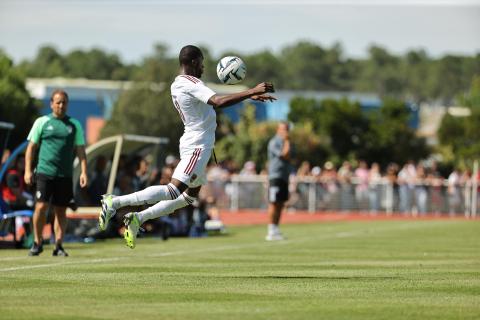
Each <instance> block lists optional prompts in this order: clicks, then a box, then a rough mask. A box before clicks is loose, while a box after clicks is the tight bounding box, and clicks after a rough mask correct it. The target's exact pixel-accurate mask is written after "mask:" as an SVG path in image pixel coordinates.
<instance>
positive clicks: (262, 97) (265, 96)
mask: <svg viewBox="0 0 480 320" xmlns="http://www.w3.org/2000/svg"><path fill="white" fill-rule="evenodd" d="M251 99H252V100H255V101H261V102H265V101H270V102H271V101H274V100H277V98H275V97H274V96H271V95H268V94H261V95H257V96H253V97H251Z"/></svg>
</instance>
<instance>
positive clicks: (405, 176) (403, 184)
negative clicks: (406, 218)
mask: <svg viewBox="0 0 480 320" xmlns="http://www.w3.org/2000/svg"><path fill="white" fill-rule="evenodd" d="M415 176H416V173H415V165H414V164H413V162H408V163H406V164H405V165H404V166H403V167H402V170H400V172H399V173H398V179H397V181H398V185H399V197H400V211H401V212H403V213H405V214H408V213H411V212H412V193H413V188H414V186H415Z"/></svg>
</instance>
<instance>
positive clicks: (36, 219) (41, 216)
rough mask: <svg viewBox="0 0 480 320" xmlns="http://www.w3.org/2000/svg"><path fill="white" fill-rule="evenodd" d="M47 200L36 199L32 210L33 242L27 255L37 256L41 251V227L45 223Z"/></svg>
mask: <svg viewBox="0 0 480 320" xmlns="http://www.w3.org/2000/svg"><path fill="white" fill-rule="evenodd" d="M47 208H48V202H44V201H37V203H36V204H35V210H34V212H33V235H34V243H33V245H32V247H31V248H30V251H29V253H28V255H30V256H38V255H39V254H40V253H42V251H43V227H44V226H45V223H46V220H47V218H46V212H47Z"/></svg>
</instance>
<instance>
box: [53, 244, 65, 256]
mask: <svg viewBox="0 0 480 320" xmlns="http://www.w3.org/2000/svg"><path fill="white" fill-rule="evenodd" d="M52 256H54V257H57V256H58V257H68V253H67V251H65V249H63V247H62V246H57V247H56V248H55V250H53V252H52Z"/></svg>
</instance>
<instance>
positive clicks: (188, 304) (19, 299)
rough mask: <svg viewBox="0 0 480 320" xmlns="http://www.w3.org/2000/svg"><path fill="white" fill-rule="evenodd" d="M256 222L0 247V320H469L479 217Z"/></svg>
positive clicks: (478, 267) (479, 289)
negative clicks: (133, 244) (279, 234)
mask: <svg viewBox="0 0 480 320" xmlns="http://www.w3.org/2000/svg"><path fill="white" fill-rule="evenodd" d="M282 230H283V231H284V233H285V234H286V235H287V236H288V238H289V240H287V241H283V242H274V243H267V242H265V241H264V240H263V239H264V236H265V231H266V227H265V226H253V227H237V228H230V229H229V235H226V236H217V237H208V238H203V239H179V238H173V239H171V240H169V241H166V242H162V241H160V240H158V239H139V241H138V244H137V248H136V249H134V250H130V249H128V248H126V247H125V245H124V244H123V242H122V241H121V240H120V239H118V240H110V241H105V242H97V243H94V244H67V245H66V246H65V247H66V249H67V250H68V252H69V253H70V254H71V256H70V257H68V258H62V257H52V256H51V250H52V247H51V246H46V247H45V251H44V253H43V254H42V255H41V256H40V257H27V256H26V255H27V251H26V250H0V299H1V303H0V319H50V320H54V319H142V320H145V319H202V320H205V319H479V317H480V221H478V220H477V221H462V220H432V221H369V222H335V223H317V224H309V225H285V226H282Z"/></svg>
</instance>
